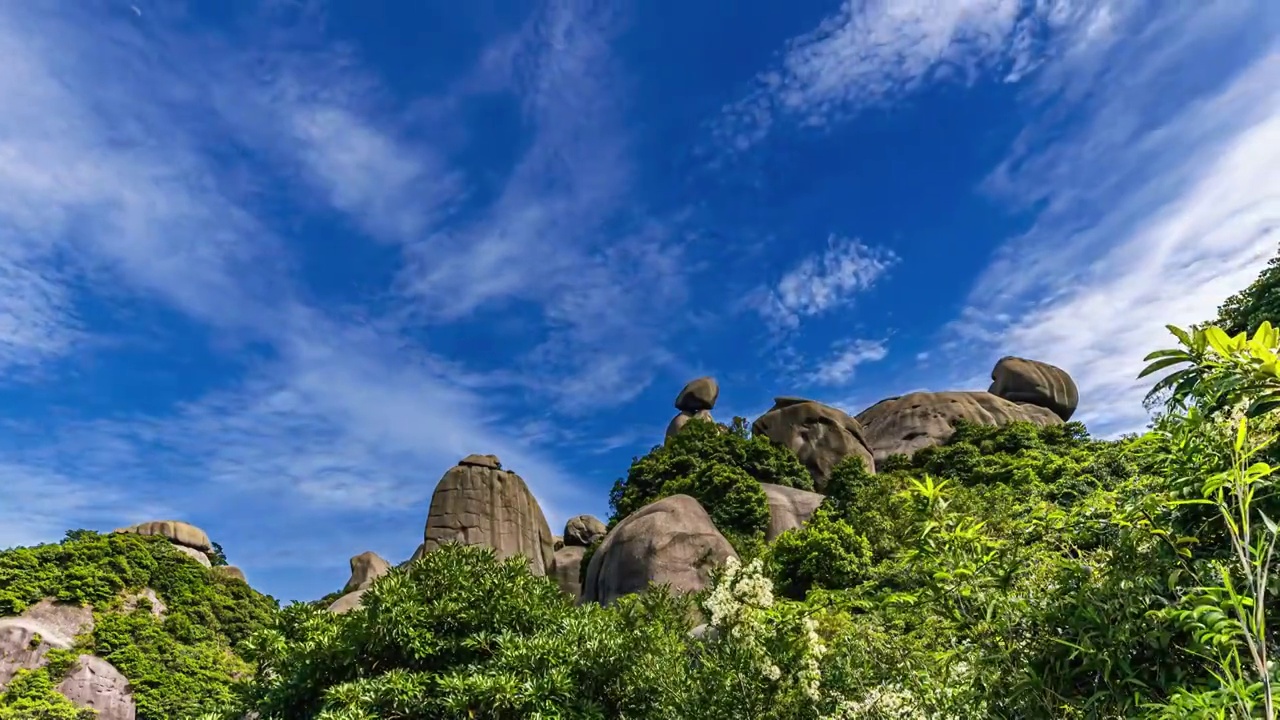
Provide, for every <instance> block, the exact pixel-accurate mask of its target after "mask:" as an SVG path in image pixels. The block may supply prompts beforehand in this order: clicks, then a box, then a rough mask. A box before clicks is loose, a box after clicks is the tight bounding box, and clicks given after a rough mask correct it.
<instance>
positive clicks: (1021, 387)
mask: <svg viewBox="0 0 1280 720" xmlns="http://www.w3.org/2000/svg"><path fill="white" fill-rule="evenodd" d="M991 380H992V382H991V388H990V389H989V390H987V392H989V393H991V394H992V395H999V396H1000V397H1002V398H1004V399H1005V400H1010V401H1012V402H1016V403H1022V404H1026V405H1035V406H1038V407H1042V408H1048V409H1049V410H1052V411H1053V412H1054V414H1055V415H1057V416H1058V417H1060V418H1062V419H1063V420H1064V421H1065V420H1070V419H1071V416H1072V414H1074V413H1075V411H1076V407H1077V406H1078V405H1079V404H1080V391H1079V390H1078V389H1077V388H1076V382H1075V380H1072V379H1071V376H1070V375H1068V374H1067V371H1066V370H1063V369H1062V368H1060V367H1057V366H1054V365H1050V364H1049V363H1045V362H1040V361H1039V360H1027V359H1026V358H1020V357H1013V356H1009V357H1004V358H1001V359H1000V362H998V363H996V366H995V367H994V368H992V369H991Z"/></svg>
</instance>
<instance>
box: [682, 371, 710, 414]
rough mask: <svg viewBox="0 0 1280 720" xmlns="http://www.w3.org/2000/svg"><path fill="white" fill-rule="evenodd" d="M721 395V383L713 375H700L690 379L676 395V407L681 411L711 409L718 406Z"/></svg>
mask: <svg viewBox="0 0 1280 720" xmlns="http://www.w3.org/2000/svg"><path fill="white" fill-rule="evenodd" d="M719 397H720V385H719V383H717V382H716V379H715V378H712V377H700V378H697V379H695V380H690V381H689V384H688V385H685V386H684V388H683V389H682V390H680V394H679V395H677V396H676V403H675V405H676V409H677V410H679V411H681V412H687V413H696V412H698V411H700V410H710V409H712V408H714V407H715V406H716V400H717V399H719Z"/></svg>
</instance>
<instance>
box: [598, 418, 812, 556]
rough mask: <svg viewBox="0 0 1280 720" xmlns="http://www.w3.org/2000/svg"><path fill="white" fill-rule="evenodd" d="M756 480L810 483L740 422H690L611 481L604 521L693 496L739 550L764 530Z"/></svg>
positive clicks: (790, 458) (791, 458)
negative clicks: (623, 475)
mask: <svg viewBox="0 0 1280 720" xmlns="http://www.w3.org/2000/svg"><path fill="white" fill-rule="evenodd" d="M760 483H773V484H776V485H785V486H787V487H796V488H801V489H804V490H812V489H813V478H812V477H811V476H810V475H809V472H808V471H807V470H805V468H804V466H803V465H801V464H800V461H799V460H798V459H797V458H796V456H795V454H794V453H792V452H791V451H790V450H788V449H786V448H783V447H780V446H779V445H777V444H775V443H773V442H771V441H770V440H769V439H768V438H764V437H750V434H749V432H748V430H747V424H746V421H745V420H743V419H742V418H734V421H733V424H732V425H728V426H726V425H719V424H716V423H711V422H707V421H705V420H690V421H689V422H688V424H686V425H685V426H684V428H682V429H681V430H680V432H679V433H677V434H676V436H675V437H674V438H672V439H671V442H669V443H666V444H665V445H659V446H657V447H655V448H654V449H653V450H652V451H650V452H649V454H648V455H645V456H644V457H639V458H636V459H635V460H634V461H632V463H631V468H630V470H628V471H627V477H626V478H625V479H622V480H618V481H617V482H615V483H614V485H613V490H612V492H611V493H610V495H609V503H610V506H611V507H612V508H613V515H612V517H610V518H609V527H611V528H612V527H613V526H614V525H617V524H618V523H619V522H621V521H622V520H623V519H624V518H626V517H627V516H628V515H630V514H631V513H633V512H635V511H637V510H639V509H640V508H642V507H644V506H645V505H648V504H649V503H651V502H653V501H655V500H658V499H661V498H664V497H669V496H671V495H681V494H683V495H690V496H692V497H694V498H696V499H697V500H698V501H699V502H700V503H701V504H702V506H703V507H704V508H706V509H707V512H708V513H709V514H710V515H711V519H712V521H713V522H714V523H715V524H716V528H717V529H719V530H720V532H722V533H724V535H725V537H727V538H728V539H729V541H730V542H732V543H733V544H734V546H735V547H738V548H739V549H740V551H744V550H746V549H747V548H748V546H751V545H753V544H755V543H757V542H758V541H759V539H760V538H763V536H764V530H765V528H766V527H768V524H769V505H768V501H767V500H766V498H765V495H764V491H763V490H761V489H760Z"/></svg>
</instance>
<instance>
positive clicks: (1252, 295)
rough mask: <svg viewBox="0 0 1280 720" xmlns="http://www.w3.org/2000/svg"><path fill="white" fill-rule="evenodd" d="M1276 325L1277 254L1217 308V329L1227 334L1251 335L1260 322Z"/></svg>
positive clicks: (1279, 295)
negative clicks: (1246, 284) (1244, 286)
mask: <svg viewBox="0 0 1280 720" xmlns="http://www.w3.org/2000/svg"><path fill="white" fill-rule="evenodd" d="M1264 321H1265V322H1270V323H1271V324H1272V325H1277V324H1280V255H1277V256H1276V257H1274V258H1272V259H1271V262H1269V263H1267V267H1266V268H1264V269H1263V271H1262V272H1261V273H1260V274H1259V275H1258V279H1257V280H1254V281H1253V284H1252V285H1250V286H1249V287H1247V288H1245V289H1244V290H1241V291H1240V292H1238V293H1236V294H1235V295H1232V296H1231V297H1229V298H1227V299H1226V301H1225V302H1223V303H1222V305H1221V307H1219V308H1218V322H1217V323H1216V324H1217V325H1218V327H1221V328H1222V329H1223V330H1225V331H1226V333H1227V334H1228V335H1231V336H1235V335H1238V334H1240V333H1248V334H1249V335H1253V333H1254V332H1255V331H1256V330H1257V329H1258V326H1259V325H1261V324H1262V323H1263V322H1264Z"/></svg>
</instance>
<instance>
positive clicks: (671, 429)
mask: <svg viewBox="0 0 1280 720" xmlns="http://www.w3.org/2000/svg"><path fill="white" fill-rule="evenodd" d="M690 420H706V421H707V422H715V418H713V417H711V413H710V411H707V410H698V411H697V412H685V411H681V412H680V413H679V414H678V415H676V416H675V417H673V418H671V422H670V423H668V424H667V432H666V435H665V436H663V443H668V442H671V438H673V437H675V436H676V433H678V432H680V431H681V430H682V429H684V426H685V425H687V424H689V421H690Z"/></svg>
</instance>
